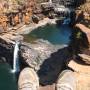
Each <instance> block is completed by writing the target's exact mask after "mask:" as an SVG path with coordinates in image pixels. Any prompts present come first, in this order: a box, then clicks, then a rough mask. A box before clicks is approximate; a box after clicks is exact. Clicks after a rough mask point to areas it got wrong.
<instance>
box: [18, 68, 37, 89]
mask: <svg viewBox="0 0 90 90" xmlns="http://www.w3.org/2000/svg"><path fill="white" fill-rule="evenodd" d="M18 90H39V79H38V76H37V74H36V72H35V71H34V70H33V69H32V68H25V69H23V70H22V72H21V73H20V76H19V80H18Z"/></svg>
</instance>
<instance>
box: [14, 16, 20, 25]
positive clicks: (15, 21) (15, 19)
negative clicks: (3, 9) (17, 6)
mask: <svg viewBox="0 0 90 90" xmlns="http://www.w3.org/2000/svg"><path fill="white" fill-rule="evenodd" d="M14 24H15V25H17V24H19V16H18V15H16V16H15V17H14Z"/></svg>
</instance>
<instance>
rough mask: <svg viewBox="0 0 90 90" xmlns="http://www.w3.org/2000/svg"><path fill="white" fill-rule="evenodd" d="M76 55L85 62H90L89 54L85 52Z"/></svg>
mask: <svg viewBox="0 0 90 90" xmlns="http://www.w3.org/2000/svg"><path fill="white" fill-rule="evenodd" d="M78 55H79V56H80V58H81V59H82V60H83V61H84V62H85V63H86V64H90V56H89V55H86V54H78Z"/></svg>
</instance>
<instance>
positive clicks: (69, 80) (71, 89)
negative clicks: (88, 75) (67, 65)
mask: <svg viewBox="0 0 90 90" xmlns="http://www.w3.org/2000/svg"><path fill="white" fill-rule="evenodd" d="M75 88H76V79H75V76H74V73H73V71H71V70H64V71H63V72H62V73H61V74H60V76H59V78H58V80H57V84H56V90H76V89H75Z"/></svg>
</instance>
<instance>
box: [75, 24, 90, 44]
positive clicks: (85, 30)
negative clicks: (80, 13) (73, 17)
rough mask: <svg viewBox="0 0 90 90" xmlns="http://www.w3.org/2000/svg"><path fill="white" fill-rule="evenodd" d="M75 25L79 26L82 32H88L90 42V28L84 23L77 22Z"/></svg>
mask: <svg viewBox="0 0 90 90" xmlns="http://www.w3.org/2000/svg"><path fill="white" fill-rule="evenodd" d="M75 27H77V28H78V29H80V30H81V31H82V32H84V33H85V34H86V36H87V39H88V42H89V43H90V29H89V28H87V27H86V26H85V25H83V24H76V25H75Z"/></svg>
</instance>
